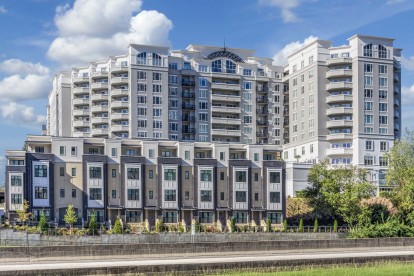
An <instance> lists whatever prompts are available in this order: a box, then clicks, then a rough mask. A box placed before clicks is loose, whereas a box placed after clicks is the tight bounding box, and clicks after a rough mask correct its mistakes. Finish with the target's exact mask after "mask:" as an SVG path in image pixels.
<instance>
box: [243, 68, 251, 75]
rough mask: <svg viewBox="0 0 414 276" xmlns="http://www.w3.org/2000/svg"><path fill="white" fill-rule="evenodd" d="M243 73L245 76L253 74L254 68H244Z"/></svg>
mask: <svg viewBox="0 0 414 276" xmlns="http://www.w3.org/2000/svg"><path fill="white" fill-rule="evenodd" d="M243 75H244V76H251V75H252V70H251V69H243Z"/></svg>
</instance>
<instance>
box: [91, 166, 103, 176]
mask: <svg viewBox="0 0 414 276" xmlns="http://www.w3.org/2000/svg"><path fill="white" fill-rule="evenodd" d="M89 178H93V179H99V178H102V168H101V167H89Z"/></svg>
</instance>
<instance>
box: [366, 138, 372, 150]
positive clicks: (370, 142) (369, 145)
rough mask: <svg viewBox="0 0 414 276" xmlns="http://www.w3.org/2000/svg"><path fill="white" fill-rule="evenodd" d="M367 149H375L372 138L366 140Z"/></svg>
mask: <svg viewBox="0 0 414 276" xmlns="http://www.w3.org/2000/svg"><path fill="white" fill-rule="evenodd" d="M365 149H366V150H374V143H373V141H371V140H367V141H365Z"/></svg>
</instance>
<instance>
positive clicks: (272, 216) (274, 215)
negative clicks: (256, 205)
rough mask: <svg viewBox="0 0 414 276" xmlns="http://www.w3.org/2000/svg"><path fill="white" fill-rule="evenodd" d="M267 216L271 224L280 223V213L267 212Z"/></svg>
mask: <svg viewBox="0 0 414 276" xmlns="http://www.w3.org/2000/svg"><path fill="white" fill-rule="evenodd" d="M267 218H268V219H270V222H271V223H272V224H280V223H282V213H268V214H267Z"/></svg>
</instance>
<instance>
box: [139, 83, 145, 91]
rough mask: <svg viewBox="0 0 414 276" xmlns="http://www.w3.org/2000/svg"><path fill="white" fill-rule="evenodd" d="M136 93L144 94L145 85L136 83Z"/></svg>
mask: <svg viewBox="0 0 414 276" xmlns="http://www.w3.org/2000/svg"><path fill="white" fill-rule="evenodd" d="M137 91H138V92H145V91H147V85H146V84H145V83H138V85H137Z"/></svg>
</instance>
